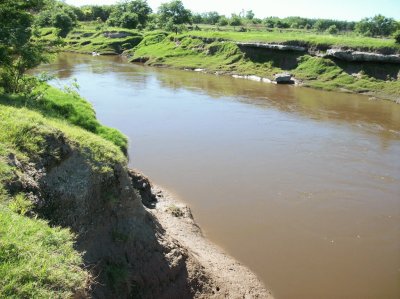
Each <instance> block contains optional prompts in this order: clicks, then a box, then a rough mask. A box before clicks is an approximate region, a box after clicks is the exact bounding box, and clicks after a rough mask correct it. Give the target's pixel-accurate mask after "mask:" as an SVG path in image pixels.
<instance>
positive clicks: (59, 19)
mask: <svg viewBox="0 0 400 299" xmlns="http://www.w3.org/2000/svg"><path fill="white" fill-rule="evenodd" d="M46 3H47V5H46V7H45V9H43V10H42V11H41V12H40V13H39V14H38V15H37V16H36V18H35V19H36V20H35V24H36V25H37V26H39V27H55V28H57V29H58V36H60V37H65V36H67V34H68V32H70V31H71V30H72V29H73V28H74V27H75V26H76V25H77V19H78V17H77V15H76V12H78V13H79V12H80V10H79V9H77V8H74V7H72V6H70V5H67V4H65V3H63V2H59V1H47V2H46Z"/></svg>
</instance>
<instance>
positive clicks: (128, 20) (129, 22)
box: [120, 12, 139, 29]
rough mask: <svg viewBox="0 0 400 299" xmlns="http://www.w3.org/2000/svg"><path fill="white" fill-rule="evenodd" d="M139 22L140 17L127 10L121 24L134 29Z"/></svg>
mask: <svg viewBox="0 0 400 299" xmlns="http://www.w3.org/2000/svg"><path fill="white" fill-rule="evenodd" d="M138 24H139V17H138V15H137V14H135V13H133V12H125V13H123V14H122V16H121V19H120V26H121V27H124V28H129V29H134V28H136V27H137V25H138Z"/></svg>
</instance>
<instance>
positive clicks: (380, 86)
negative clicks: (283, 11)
mask: <svg viewBox="0 0 400 299" xmlns="http://www.w3.org/2000/svg"><path fill="white" fill-rule="evenodd" d="M42 31H43V33H47V34H45V38H46V36H47V38H50V39H51V36H52V35H51V33H48V32H50V31H51V29H42ZM237 42H264V43H278V44H284V45H292V46H293V45H295V46H302V47H307V48H313V49H316V50H318V51H322V52H324V51H325V50H326V49H328V48H332V47H333V48H343V49H352V50H359V51H370V52H378V53H389V54H393V53H400V45H399V44H396V43H395V41H394V39H382V38H369V37H361V36H355V35H354V36H353V35H329V34H317V33H315V32H314V33H313V32H306V31H304V32H300V31H293V30H286V31H285V30H272V31H267V32H258V31H251V32H236V31H189V32H186V33H182V34H178V35H176V34H169V33H166V32H163V31H158V30H156V31H147V32H139V31H137V30H127V29H121V28H115V27H104V26H103V27H102V28H101V29H99V28H97V30H96V28H95V27H94V25H93V24H92V25H88V24H84V25H81V27H79V28H78V29H75V30H73V31H72V32H71V33H70V34H69V35H68V36H67V37H66V39H65V40H64V46H63V47H62V50H65V51H76V52H81V53H91V52H93V51H95V52H98V53H100V54H103V55H108V54H121V53H124V54H125V55H127V56H128V57H129V59H130V61H135V62H145V63H146V64H148V65H153V66H165V67H173V68H180V69H204V70H205V71H206V72H210V73H218V74H226V75H241V76H249V75H255V76H258V77H261V78H268V79H270V80H272V79H273V78H274V75H275V74H277V73H282V72H289V73H291V74H292V75H293V76H294V78H295V79H297V80H298V82H300V83H301V84H302V85H304V86H308V87H313V88H318V89H324V90H337V91H344V92H355V93H364V94H368V95H371V96H376V97H378V98H383V99H390V100H394V101H398V100H399V95H400V81H399V72H400V65H399V64H389V63H377V62H362V63H361V62H345V61H342V60H338V59H333V58H322V57H318V56H311V55H310V54H308V53H304V52H295V51H279V50H268V49H254V48H249V47H247V48H246V47H243V46H240V45H238V44H237Z"/></svg>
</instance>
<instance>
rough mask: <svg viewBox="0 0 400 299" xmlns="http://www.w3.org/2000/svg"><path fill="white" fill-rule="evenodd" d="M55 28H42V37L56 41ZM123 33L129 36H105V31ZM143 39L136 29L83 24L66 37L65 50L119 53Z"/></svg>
mask: <svg viewBox="0 0 400 299" xmlns="http://www.w3.org/2000/svg"><path fill="white" fill-rule="evenodd" d="M54 32H55V30H54V29H53V28H43V29H41V36H42V39H44V40H47V41H48V42H54V41H55V40H56V39H57V37H56V36H55V35H54ZM110 32H112V33H123V34H126V35H127V36H125V37H119V38H110V37H106V36H104V34H105V33H110ZM141 40H142V35H141V34H140V33H138V32H137V31H136V30H129V29H122V28H114V27H107V28H104V29H96V28H94V27H93V26H83V27H80V28H76V29H74V30H73V31H71V32H70V33H69V34H68V36H67V37H66V38H65V39H64V41H63V42H64V47H63V49H64V50H68V51H77V52H82V53H92V52H98V53H101V54H103V55H107V54H111V55H113V54H119V53H121V52H122V51H123V50H127V49H130V48H132V47H134V46H136V45H137V44H138V43H140V41H141Z"/></svg>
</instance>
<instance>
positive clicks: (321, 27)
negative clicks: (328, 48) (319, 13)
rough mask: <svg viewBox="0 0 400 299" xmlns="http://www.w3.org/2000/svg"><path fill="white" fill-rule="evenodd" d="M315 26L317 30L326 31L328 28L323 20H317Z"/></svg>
mask: <svg viewBox="0 0 400 299" xmlns="http://www.w3.org/2000/svg"><path fill="white" fill-rule="evenodd" d="M313 28H314V29H315V30H317V31H324V30H325V29H326V28H325V25H324V22H323V20H317V21H316V22H315V23H314V26H313Z"/></svg>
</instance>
